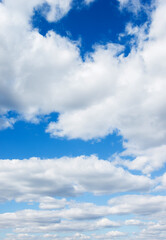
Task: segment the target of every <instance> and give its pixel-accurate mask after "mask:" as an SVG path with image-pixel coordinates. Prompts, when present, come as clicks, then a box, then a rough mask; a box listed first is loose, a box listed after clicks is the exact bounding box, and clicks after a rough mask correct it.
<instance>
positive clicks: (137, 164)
mask: <svg viewBox="0 0 166 240" xmlns="http://www.w3.org/2000/svg"><path fill="white" fill-rule="evenodd" d="M130 154H131V152H130V151H124V152H123V153H122V154H121V155H122V156H125V155H130ZM135 155H136V157H135V158H134V160H132V161H131V160H124V159H123V158H121V157H120V156H117V157H115V161H114V163H115V164H116V165H120V166H125V167H127V168H128V169H130V170H140V171H142V172H143V173H144V174H150V173H151V172H154V171H155V170H159V169H160V168H162V167H164V165H165V164H166V145H161V146H159V147H153V148H150V149H147V150H144V151H139V152H138V151H137V152H135Z"/></svg>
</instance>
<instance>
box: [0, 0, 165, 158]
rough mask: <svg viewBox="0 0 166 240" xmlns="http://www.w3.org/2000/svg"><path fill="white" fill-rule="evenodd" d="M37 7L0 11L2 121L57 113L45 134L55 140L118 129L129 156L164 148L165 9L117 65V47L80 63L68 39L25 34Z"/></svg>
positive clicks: (13, 5) (13, 4) (0, 7)
mask: <svg viewBox="0 0 166 240" xmlns="http://www.w3.org/2000/svg"><path fill="white" fill-rule="evenodd" d="M47 2H49V3H50V4H54V3H56V4H62V6H61V5H59V6H60V8H62V9H63V8H64V9H68V7H67V6H70V1H60V3H59V2H58V1H55V2H54V3H53V2H50V1H47ZM41 3H42V1H39V0H36V1H28V2H27V3H26V4H23V3H22V2H21V1H18V0H15V1H11V0H7V1H5V3H4V4H2V3H1V4H0V16H1V19H0V20H1V21H0V44H1V45H0V46H1V49H0V51H1V58H0V63H1V64H0V66H1V67H0V75H1V80H0V95H1V98H0V109H1V110H0V111H1V113H3V114H5V113H7V112H8V111H9V110H15V111H17V112H18V113H19V114H21V115H22V117H24V118H26V119H28V120H30V121H36V118H37V116H38V115H40V114H49V113H51V112H59V113H60V116H59V120H58V122H56V123H50V125H49V126H48V129H47V132H49V133H50V134H51V135H52V136H55V137H57V136H59V137H67V138H71V139H72V138H81V139H84V140H88V139H92V138H100V137H104V136H106V135H108V134H110V133H112V132H113V130H115V129H119V131H120V134H121V135H123V137H124V139H127V140H128V142H127V143H125V147H127V148H130V149H132V151H134V150H135V149H137V150H138V151H141V150H143V149H148V148H149V149H150V148H152V147H154V146H155V147H160V146H161V145H164V144H166V142H165V139H166V130H165V129H166V123H165V103H166V98H165V76H166V71H165V69H166V67H165V62H166V48H165V39H166V34H165V27H164V26H165V22H166V19H165V17H164V16H165V15H164V14H162V13H163V12H164V11H165V9H166V4H165V2H164V1H160V2H159V3H158V6H157V9H156V11H154V13H153V15H152V25H151V28H150V31H149V34H148V35H147V38H149V39H148V40H147V41H143V43H142V41H141V39H140V42H141V48H139V47H138V49H137V50H136V49H132V52H131V53H130V54H129V56H128V57H124V56H123V55H122V54H120V53H119V52H122V51H123V48H122V47H120V46H118V45H114V44H108V45H106V46H98V47H96V50H95V52H94V53H93V54H91V55H90V57H87V59H86V61H85V62H83V61H82V60H81V57H80V54H79V48H78V47H77V46H76V44H75V43H73V42H71V41H70V40H69V39H67V38H64V37H61V36H59V35H58V34H56V33H53V32H50V33H48V34H47V36H46V37H43V36H41V35H40V34H39V33H38V32H37V31H36V30H32V29H31V26H30V25H29V21H28V20H29V19H30V17H31V15H32V10H33V8H34V7H36V6H38V5H39V4H41ZM64 11H68V10H64ZM161 15H162V16H163V18H162V20H161V17H160V16H161ZM143 37H144V36H143ZM117 52H118V54H117ZM117 55H118V56H117ZM145 157H147V156H145Z"/></svg>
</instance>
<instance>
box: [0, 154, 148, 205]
mask: <svg viewBox="0 0 166 240" xmlns="http://www.w3.org/2000/svg"><path fill="white" fill-rule="evenodd" d="M0 172H1V174H0V193H1V194H0V199H1V201H7V200H13V199H14V200H17V201H35V200H36V199H39V198H40V197H46V196H48V197H53V196H61V197H63V196H67V197H69V196H77V195H80V194H82V193H85V192H92V193H94V194H97V195H102V194H111V193H116V192H125V191H128V192H136V191H141V192H144V191H149V190H150V189H151V188H152V187H153V181H152V180H151V179H150V178H148V177H145V176H139V175H133V174H131V173H129V172H127V171H125V170H123V169H122V168H117V167H115V166H114V165H112V164H111V163H110V162H108V161H104V160H99V159H98V158H97V157H95V156H91V157H85V156H81V157H77V158H67V157H66V158H60V159H53V160H51V159H47V160H40V159H36V158H32V159H29V160H26V159H24V160H2V161H0ZM99 180H100V181H99ZM59 204H60V203H59Z"/></svg>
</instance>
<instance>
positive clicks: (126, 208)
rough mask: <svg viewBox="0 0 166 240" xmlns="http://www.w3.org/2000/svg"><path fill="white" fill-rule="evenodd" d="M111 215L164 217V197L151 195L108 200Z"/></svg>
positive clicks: (165, 203)
mask: <svg viewBox="0 0 166 240" xmlns="http://www.w3.org/2000/svg"><path fill="white" fill-rule="evenodd" d="M109 204H110V206H112V213H114V214H136V215H141V216H150V217H153V216H154V215H155V217H156V215H158V216H164V215H165V210H166V197H165V196H155V195H154V196H153V195H125V196H121V197H115V198H112V199H110V201H109Z"/></svg>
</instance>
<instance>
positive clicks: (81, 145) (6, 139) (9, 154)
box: [0, 114, 123, 159]
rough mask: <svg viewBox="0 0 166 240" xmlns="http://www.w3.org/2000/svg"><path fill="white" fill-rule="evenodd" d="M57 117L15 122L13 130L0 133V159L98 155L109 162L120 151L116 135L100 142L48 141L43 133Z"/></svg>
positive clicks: (51, 139) (120, 139) (53, 115)
mask: <svg viewBox="0 0 166 240" xmlns="http://www.w3.org/2000/svg"><path fill="white" fill-rule="evenodd" d="M10 115H11V114H10ZM57 116H58V115H57V114H51V115H50V116H49V117H46V118H45V119H44V120H42V121H41V123H40V124H31V123H28V122H24V121H18V122H16V124H15V125H14V128H13V129H6V130H4V131H0V159H7V158H8V159H13V158H18V159H24V158H30V157H40V158H55V157H57V158H59V157H62V156H69V157H75V156H80V155H88V156H89V155H92V154H97V155H98V156H99V158H102V159H108V158H109V157H110V156H111V155H112V154H114V153H115V152H121V151H122V150H123V146H122V137H121V136H118V135H117V134H116V133H114V134H112V135H109V136H107V137H106V138H104V139H101V140H100V141H97V140H96V141H95V140H91V141H87V142H85V141H83V140H67V139H61V138H50V135H49V134H47V133H45V129H46V127H47V126H48V123H49V122H50V121H51V120H52V121H56V120H57Z"/></svg>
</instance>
